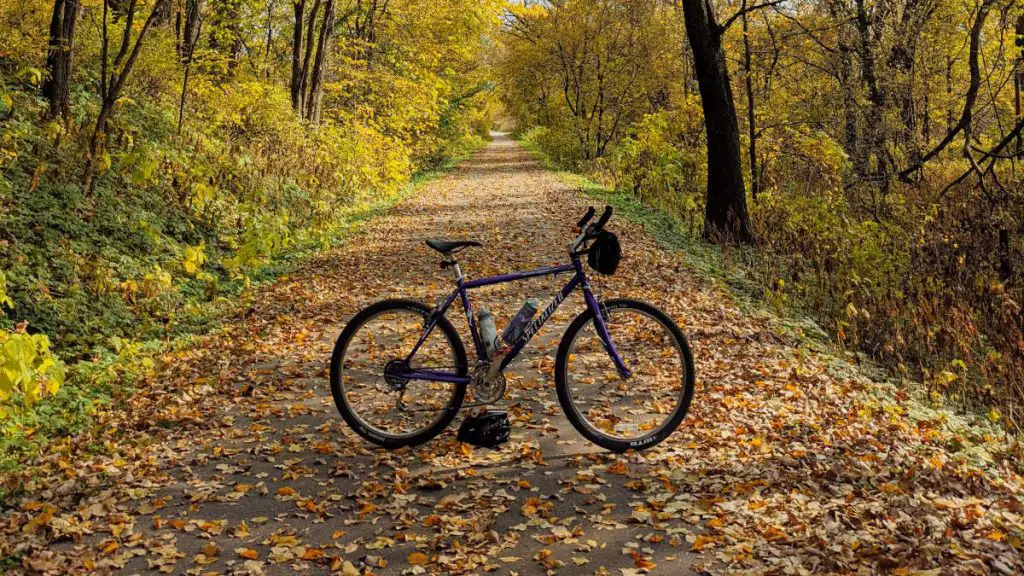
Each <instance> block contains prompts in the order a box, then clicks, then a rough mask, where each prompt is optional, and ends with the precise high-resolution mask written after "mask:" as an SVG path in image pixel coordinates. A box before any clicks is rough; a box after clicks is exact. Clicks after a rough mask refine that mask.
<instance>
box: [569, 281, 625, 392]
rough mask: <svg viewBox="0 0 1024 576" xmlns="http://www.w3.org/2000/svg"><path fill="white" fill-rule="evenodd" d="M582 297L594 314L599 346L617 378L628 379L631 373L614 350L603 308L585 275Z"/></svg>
mask: <svg viewBox="0 0 1024 576" xmlns="http://www.w3.org/2000/svg"><path fill="white" fill-rule="evenodd" d="M581 272H582V271H581ZM581 275H582V274H581ZM583 297H584V298H585V299H586V301H587V307H588V308H590V311H591V312H593V314H594V327H595V328H597V335H598V337H600V338H601V344H602V345H603V346H604V349H605V351H606V352H608V356H610V357H611V359H612V362H613V363H614V364H615V369H616V370H618V372H619V376H621V377H622V379H623V380H628V379H630V378H631V377H632V376H633V373H632V372H631V371H630V370H629V368H627V367H626V363H625V362H624V361H623V360H622V356H621V355H619V351H618V350H617V349H616V348H615V342H613V341H612V336H611V334H609V333H608V317H607V314H605V308H604V307H603V306H601V303H600V302H598V301H597V297H596V296H594V290H593V289H592V288H591V287H590V281H589V280H587V277H586V275H583Z"/></svg>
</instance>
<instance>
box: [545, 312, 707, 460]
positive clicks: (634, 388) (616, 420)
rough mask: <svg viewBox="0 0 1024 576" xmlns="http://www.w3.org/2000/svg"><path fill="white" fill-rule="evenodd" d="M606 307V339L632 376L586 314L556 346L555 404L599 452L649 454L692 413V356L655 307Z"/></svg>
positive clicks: (667, 319) (677, 328)
mask: <svg viewBox="0 0 1024 576" xmlns="http://www.w3.org/2000/svg"><path fill="white" fill-rule="evenodd" d="M603 308H604V309H605V310H606V311H607V312H606V313H607V318H606V320H605V323H606V325H607V328H608V333H609V335H610V336H611V339H612V342H613V343H614V344H615V348H616V350H617V351H618V352H619V355H620V356H621V357H622V359H623V361H624V362H625V365H626V367H627V368H628V369H629V370H630V372H632V375H631V377H630V378H628V379H623V378H622V377H621V376H620V375H619V372H618V370H617V369H616V368H615V364H614V363H613V361H612V359H611V357H610V356H609V354H608V352H607V350H605V347H604V344H603V342H602V340H601V338H600V337H599V336H598V333H597V329H596V327H595V324H594V314H593V313H592V312H591V311H590V310H587V311H586V312H584V313H583V314H580V316H578V317H577V318H576V320H574V321H573V323H572V324H570V325H569V328H568V330H567V331H566V333H565V336H563V337H562V343H561V345H560V346H559V348H558V356H557V358H556V359H555V384H556V390H557V392H558V401H559V403H561V405H562V410H564V411H565V415H566V417H568V418H569V421H570V422H572V425H573V426H574V427H575V428H576V430H578V431H579V432H580V434H583V436H584V437H586V438H587V439H588V440H590V441H591V442H593V443H595V444H597V445H598V446H601V447H603V448H606V449H608V450H611V451H613V452H625V451H626V450H629V449H634V450H646V449H647V448H651V447H653V446H656V445H657V444H659V443H660V442H662V441H664V440H665V439H666V438H668V437H669V436H670V435H671V434H672V432H674V431H675V429H676V428H677V427H678V426H679V424H680V423H681V422H682V420H683V418H684V417H685V416H686V412H687V411H688V410H689V408H690V402H691V401H692V399H693V389H694V368H693V354H692V353H691V351H690V345H689V343H688V342H687V341H686V337H685V336H684V335H683V333H682V331H680V330H679V327H678V326H676V324H675V322H673V321H672V319H671V318H669V317H668V316H667V315H666V314H665V313H664V312H662V311H660V310H658V309H657V308H654V307H653V306H650V305H648V304H645V303H643V302H637V301H635V300H609V301H607V302H605V304H604V306H603Z"/></svg>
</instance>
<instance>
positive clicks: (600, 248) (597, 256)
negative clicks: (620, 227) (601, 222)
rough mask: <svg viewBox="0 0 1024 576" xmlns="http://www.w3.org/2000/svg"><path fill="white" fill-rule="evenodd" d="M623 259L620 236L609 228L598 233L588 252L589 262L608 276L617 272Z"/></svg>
mask: <svg viewBox="0 0 1024 576" xmlns="http://www.w3.org/2000/svg"><path fill="white" fill-rule="evenodd" d="M621 259H622V247H621V246H620V245H619V238H618V236H616V235H615V234H612V233H611V232H609V231H607V230H602V231H601V232H600V233H598V235H597V238H595V239H594V243H593V244H592V245H591V246H590V250H589V251H588V254H587V264H589V265H590V267H591V268H593V269H594V270H596V271H597V272H599V273H601V274H604V275H606V276H611V275H612V274H615V271H616V270H618V268H619V260H621Z"/></svg>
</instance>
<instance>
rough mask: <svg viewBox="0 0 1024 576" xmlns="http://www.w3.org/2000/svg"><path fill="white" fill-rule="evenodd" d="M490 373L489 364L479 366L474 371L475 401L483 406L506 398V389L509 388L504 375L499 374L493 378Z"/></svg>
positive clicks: (472, 381)
mask: <svg viewBox="0 0 1024 576" xmlns="http://www.w3.org/2000/svg"><path fill="white" fill-rule="evenodd" d="M489 372H490V366H489V365H487V364H483V365H480V366H477V367H476V369H475V370H473V379H472V380H471V383H472V385H473V396H474V398H473V399H474V400H475V401H476V402H479V403H482V404H494V403H495V402H500V401H501V399H502V398H504V397H505V389H506V388H507V387H508V383H507V382H506V381H505V375H504V374H503V373H501V372H499V373H497V374H496V375H494V376H493V377H492V376H491V375H490V374H489Z"/></svg>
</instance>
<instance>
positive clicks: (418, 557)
mask: <svg viewBox="0 0 1024 576" xmlns="http://www.w3.org/2000/svg"><path fill="white" fill-rule="evenodd" d="M429 561H430V559H429V558H427V555H426V554H424V553H423V552H413V553H412V554H409V564H412V565H414V566H416V565H419V564H426V563H427V562H429Z"/></svg>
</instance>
